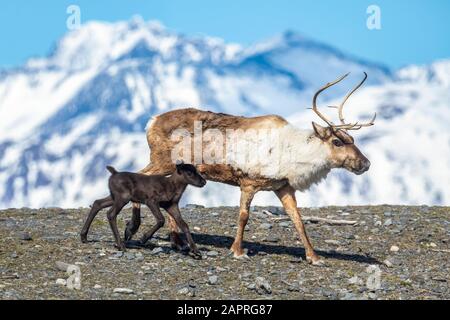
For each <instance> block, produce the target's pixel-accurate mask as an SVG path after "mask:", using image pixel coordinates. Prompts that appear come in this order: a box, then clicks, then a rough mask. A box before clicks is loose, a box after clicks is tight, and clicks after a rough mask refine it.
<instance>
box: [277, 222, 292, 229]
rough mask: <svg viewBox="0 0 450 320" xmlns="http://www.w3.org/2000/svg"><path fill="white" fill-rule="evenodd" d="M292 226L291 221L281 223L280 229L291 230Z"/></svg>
mask: <svg viewBox="0 0 450 320" xmlns="http://www.w3.org/2000/svg"><path fill="white" fill-rule="evenodd" d="M291 225H292V223H291V222H289V221H283V222H280V227H282V228H290V227H291Z"/></svg>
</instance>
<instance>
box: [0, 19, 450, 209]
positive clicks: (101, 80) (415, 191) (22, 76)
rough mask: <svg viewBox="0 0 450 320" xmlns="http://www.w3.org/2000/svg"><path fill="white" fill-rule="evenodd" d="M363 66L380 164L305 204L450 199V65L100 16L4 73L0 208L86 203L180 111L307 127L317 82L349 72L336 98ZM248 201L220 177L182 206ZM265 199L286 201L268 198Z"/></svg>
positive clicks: (361, 104) (340, 177)
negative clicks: (391, 65)
mask: <svg viewBox="0 0 450 320" xmlns="http://www.w3.org/2000/svg"><path fill="white" fill-rule="evenodd" d="M363 71H366V72H367V73H368V74H369V81H368V82H367V84H366V87H365V89H362V90H360V91H359V92H358V94H355V96H354V97H353V98H352V100H351V101H350V102H349V103H348V106H347V114H348V118H351V117H354V118H355V119H356V118H358V119H359V118H364V117H368V116H369V115H370V114H371V113H372V112H374V111H377V112H378V114H379V118H378V120H377V125H376V126H375V127H373V128H369V129H365V130H364V129H363V130H361V131H360V132H357V133H355V137H356V140H357V141H358V143H359V145H361V149H362V150H363V151H364V152H365V153H366V154H367V155H368V157H369V158H370V160H371V161H372V167H371V170H370V171H369V172H368V173H367V174H365V175H363V176H358V177H357V176H353V175H352V174H351V173H348V172H345V171H337V172H335V173H333V174H332V175H331V176H330V177H329V179H327V181H325V182H323V183H321V184H320V185H319V186H316V187H314V188H313V189H312V190H311V191H309V192H306V193H303V194H301V195H299V198H300V201H299V202H300V204H301V205H324V204H360V203H373V204H375V203H408V204H409V203H411V204H417V203H425V204H449V203H450V192H449V191H448V190H447V188H448V185H449V182H450V168H449V166H448V163H449V160H450V129H449V127H448V124H449V123H450V90H449V89H450V60H448V61H440V62H436V63H435V64H433V65H431V66H411V67H407V68H405V69H402V70H399V71H396V72H391V71H390V70H389V69H387V68H386V67H384V66H382V65H379V64H375V63H371V62H367V61H364V60H361V59H357V58H355V57H352V56H350V55H347V54H344V53H342V52H340V51H338V50H336V49H334V48H332V47H330V46H327V45H324V44H321V43H317V42H314V41H312V40H311V39H308V38H305V37H303V36H301V35H299V34H297V33H295V32H292V31H289V32H285V33H284V34H282V35H280V36H278V37H275V38H273V39H271V40H269V41H266V42H264V43H260V44H257V45H254V46H252V47H250V48H243V47H241V46H239V45H236V44H228V43H224V41H222V40H220V39H216V38H210V37H196V38H193V37H186V36H184V35H180V34H176V33H174V32H171V31H170V30H167V29H166V28H165V27H163V26H162V25H161V24H159V23H157V22H144V21H142V20H141V19H138V18H136V19H133V20H131V21H127V22H120V23H114V24H110V23H100V22H90V23H88V24H86V25H84V26H83V27H82V28H81V29H79V30H76V31H72V32H70V33H68V34H67V35H66V36H65V37H63V38H62V39H61V40H60V41H59V43H58V44H57V45H56V46H55V48H54V50H53V51H52V53H51V54H50V55H49V56H48V57H45V58H34V59H30V60H29V61H28V62H27V63H26V65H24V66H23V67H20V68H17V69H13V70H3V71H2V72H0V207H21V206H31V207H41V206H62V207H73V206H87V205H89V204H90V202H91V201H93V200H94V199H95V198H97V197H100V196H103V195H105V194H106V192H107V190H106V181H107V178H108V174H107V172H106V170H105V165H107V164H114V165H115V166H116V167H117V168H120V169H128V170H139V169H141V168H142V167H144V166H145V165H146V164H147V162H148V147H147V142H146V138H145V126H146V124H147V122H148V120H149V119H150V118H151V116H152V115H155V114H159V113H161V112H165V111H168V110H171V109H175V108H180V107H186V106H192V107H197V108H201V109H208V110H213V111H220V112H227V113H232V114H239V115H260V114H268V113H275V114H279V115H282V116H285V117H287V118H288V119H290V120H291V121H292V122H293V123H295V124H298V125H300V126H303V127H310V122H311V121H312V120H316V121H317V119H316V117H314V115H313V114H312V112H311V111H310V110H307V109H306V107H308V106H310V104H311V99H312V95H313V93H314V91H315V90H317V89H318V88H319V87H320V86H322V85H323V84H324V83H326V82H329V81H330V80H333V79H335V78H337V77H338V76H340V75H342V74H344V73H347V72H352V74H351V76H350V77H349V78H348V79H346V80H345V81H344V82H343V83H342V84H340V85H339V86H337V87H336V88H333V89H331V90H329V92H326V93H325V94H324V96H323V97H322V103H323V104H324V105H328V104H330V103H333V102H334V100H336V99H339V98H340V97H341V96H342V95H343V94H344V93H346V92H347V90H348V89H349V88H350V87H351V86H353V85H354V84H355V83H356V82H357V81H359V80H360V78H361V77H362V72H363ZM331 111H332V110H331ZM327 112H329V110H327ZM224 190H227V192H224ZM238 197H239V193H238V190H237V189H236V188H233V187H228V186H223V185H218V184H214V183H209V184H208V186H207V187H206V188H205V189H190V191H189V194H188V195H187V196H186V198H185V201H186V202H197V203H202V204H206V205H222V204H232V205H237V203H238V202H237V199H238ZM258 203H265V204H268V203H276V200H275V199H274V197H273V196H272V195H270V194H269V193H262V194H261V195H259V196H257V198H256V199H255V204H258Z"/></svg>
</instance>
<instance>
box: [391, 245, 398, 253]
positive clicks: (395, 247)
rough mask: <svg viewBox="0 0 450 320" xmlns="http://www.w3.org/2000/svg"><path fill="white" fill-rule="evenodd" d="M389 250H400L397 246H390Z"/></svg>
mask: <svg viewBox="0 0 450 320" xmlns="http://www.w3.org/2000/svg"><path fill="white" fill-rule="evenodd" d="M389 250H390V251H391V252H398V251H399V250H400V248H399V247H397V246H391V248H390V249H389Z"/></svg>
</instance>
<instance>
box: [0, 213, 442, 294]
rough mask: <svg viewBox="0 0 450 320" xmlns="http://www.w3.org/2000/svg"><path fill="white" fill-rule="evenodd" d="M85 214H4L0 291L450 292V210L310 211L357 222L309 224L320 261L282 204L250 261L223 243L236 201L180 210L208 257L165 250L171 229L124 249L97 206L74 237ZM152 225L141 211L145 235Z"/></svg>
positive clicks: (249, 234) (256, 236)
mask: <svg viewBox="0 0 450 320" xmlns="http://www.w3.org/2000/svg"><path fill="white" fill-rule="evenodd" d="M88 211H89V209H58V208H49V209H39V210H31V209H26V208H24V209H9V210H4V211H0V234H1V235H2V237H1V239H0V298H1V299H450V289H449V280H450V279H449V272H448V271H449V270H450V269H449V266H450V250H449V249H450V248H449V247H450V246H449V241H450V227H449V220H450V219H449V217H450V208H445V207H404V206H377V207H345V208H339V207H327V208H320V209H307V208H305V209H303V213H304V215H307V216H314V217H322V218H331V219H345V220H356V221H357V222H358V223H357V224H356V225H340V226H333V225H328V224H326V223H322V222H321V223H307V225H306V229H307V231H308V233H309V236H310V238H311V241H312V243H313V244H314V246H315V248H316V250H317V253H318V254H319V255H321V256H322V257H323V258H324V259H325V261H326V264H325V266H322V267H313V266H310V265H308V264H307V262H306V261H305V255H304V250H303V247H302V245H301V243H300V242H299V240H298V237H297V234H296V232H295V230H294V229H293V226H292V224H291V223H290V221H289V220H288V219H287V217H286V216H285V215H284V213H283V211H282V210H281V209H280V208H273V207H271V208H260V207H256V208H252V211H253V212H252V214H251V215H250V221H249V224H248V227H247V231H246V234H245V239H246V240H247V242H245V247H246V248H248V250H249V251H248V255H249V259H234V258H233V257H231V256H229V254H228V248H229V247H230V245H231V243H232V240H233V236H234V234H235V231H236V219H237V213H238V209H237V208H231V207H219V208H203V207H199V206H195V205H188V206H187V207H186V208H184V209H183V210H182V213H183V215H184V217H185V219H186V221H187V222H188V223H189V226H190V228H191V231H192V233H193V237H194V240H195V241H196V243H197V244H198V246H199V248H200V250H201V252H202V254H203V259H202V260H194V259H192V258H191V257H190V256H186V255H183V254H182V253H179V252H176V251H173V250H172V249H170V243H169V242H168V238H167V231H168V230H167V228H166V227H164V229H163V230H160V231H159V232H158V233H157V236H156V238H154V239H152V240H151V242H150V243H149V244H148V245H147V246H146V247H136V248H134V249H128V250H127V252H125V253H121V252H118V251H117V250H115V248H114V247H113V242H112V233H111V231H110V229H109V225H108V222H107V219H106V217H105V214H102V213H100V214H99V215H98V217H97V219H96V220H95V221H94V223H93V225H92V228H91V232H90V234H89V240H90V242H89V243H88V244H82V243H81V242H80V241H79V236H78V233H79V231H80V229H81V226H82V223H83V220H84V218H85V215H86V214H87V212H88ZM130 215H131V213H130V209H126V210H124V212H122V214H121V215H120V216H119V228H120V229H121V230H123V229H124V223H125V220H126V219H129V218H130ZM153 222H154V220H153V217H151V215H150V214H149V213H148V212H147V211H144V212H143V225H142V226H141V230H140V233H139V234H138V236H139V235H140V234H141V232H142V231H143V230H144V229H147V228H148V227H149V226H150V225H151V224H152V223H153ZM121 232H122V231H121ZM61 262H63V263H61ZM64 263H66V264H70V265H75V266H77V267H78V268H79V270H80V272H81V277H80V278H81V288H80V289H79V290H77V289H70V288H69V287H70V286H71V285H70V283H71V280H73V279H75V278H74V276H72V277H69V276H68V275H67V273H66V272H65V271H63V270H65V269H66V268H67V265H65V264H64ZM77 267H75V268H77ZM68 278H69V284H67V279H68ZM68 286H69V287H68Z"/></svg>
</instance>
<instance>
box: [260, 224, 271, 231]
mask: <svg viewBox="0 0 450 320" xmlns="http://www.w3.org/2000/svg"><path fill="white" fill-rule="evenodd" d="M259 228H260V229H264V230H270V229H272V225H271V224H270V223H261V224H260V225H259Z"/></svg>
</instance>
